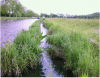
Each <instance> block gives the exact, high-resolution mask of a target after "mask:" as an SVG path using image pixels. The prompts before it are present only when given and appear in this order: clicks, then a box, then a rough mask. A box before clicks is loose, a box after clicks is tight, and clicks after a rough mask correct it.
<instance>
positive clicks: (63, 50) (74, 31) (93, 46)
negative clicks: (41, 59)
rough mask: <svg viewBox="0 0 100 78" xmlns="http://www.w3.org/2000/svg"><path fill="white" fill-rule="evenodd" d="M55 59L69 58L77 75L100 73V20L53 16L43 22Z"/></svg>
mask: <svg viewBox="0 0 100 78" xmlns="http://www.w3.org/2000/svg"><path fill="white" fill-rule="evenodd" d="M43 23H44V26H45V27H47V28H48V38H47V41H48V42H49V43H50V44H51V45H52V46H53V48H50V49H49V52H50V55H51V56H52V57H53V58H56V57H59V58H63V59H65V60H66V64H65V65H64V68H67V69H71V70H72V71H73V74H74V76H82V77H95V76H97V77H98V76H99V32H98V31H99V20H96V19H91V20H86V19H63V18H52V19H45V20H44V21H43Z"/></svg>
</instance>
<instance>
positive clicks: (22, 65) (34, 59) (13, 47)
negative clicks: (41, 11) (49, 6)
mask: <svg viewBox="0 0 100 78" xmlns="http://www.w3.org/2000/svg"><path fill="white" fill-rule="evenodd" d="M40 23H41V20H38V21H36V22H35V23H34V24H33V25H32V26H31V27H30V28H29V30H28V31H25V30H22V31H21V32H20V34H18V35H17V37H16V38H15V40H14V42H13V43H12V44H10V43H9V44H5V45H6V47H4V48H3V47H2V48H1V72H2V73H1V76H8V77H9V76H10V77H11V76H14V77H15V76H21V74H22V73H23V71H27V70H28V68H33V69H36V67H37V65H39V62H40V57H41V55H40V54H39V53H41V48H40V47H39V45H40V40H42V39H43V37H42V34H41V32H40Z"/></svg>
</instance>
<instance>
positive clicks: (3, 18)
mask: <svg viewBox="0 0 100 78" xmlns="http://www.w3.org/2000/svg"><path fill="white" fill-rule="evenodd" d="M30 18H32V17H1V19H0V20H11V19H18V20H20V19H30Z"/></svg>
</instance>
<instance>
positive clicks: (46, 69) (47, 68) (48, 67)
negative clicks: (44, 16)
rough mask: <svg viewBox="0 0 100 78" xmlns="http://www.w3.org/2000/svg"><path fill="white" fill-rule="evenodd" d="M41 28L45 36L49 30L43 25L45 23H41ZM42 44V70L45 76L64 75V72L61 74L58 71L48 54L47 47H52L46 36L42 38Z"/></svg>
mask: <svg viewBox="0 0 100 78" xmlns="http://www.w3.org/2000/svg"><path fill="white" fill-rule="evenodd" d="M40 26H41V27H40V29H41V33H43V34H42V36H45V35H46V34H47V32H48V30H47V29H46V28H44V27H43V24H41V25H40ZM41 42H42V43H41V45H40V47H42V48H43V49H42V51H43V53H42V56H43V57H42V58H41V65H42V72H43V73H44V75H43V76H46V77H63V74H59V73H58V72H59V71H56V70H55V68H54V65H53V62H52V60H51V59H50V56H49V55H48V53H47V51H46V49H47V48H49V47H50V45H49V44H48V43H47V42H46V37H45V38H44V39H43V40H41Z"/></svg>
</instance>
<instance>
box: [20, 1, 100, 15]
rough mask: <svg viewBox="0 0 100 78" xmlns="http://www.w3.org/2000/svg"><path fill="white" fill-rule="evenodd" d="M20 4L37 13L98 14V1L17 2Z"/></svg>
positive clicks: (99, 10) (99, 9)
mask: <svg viewBox="0 0 100 78" xmlns="http://www.w3.org/2000/svg"><path fill="white" fill-rule="evenodd" d="M19 1H20V2H21V4H22V5H23V6H24V7H26V8H27V9H30V10H32V11H34V12H35V13H38V14H39V15H40V14H41V13H46V14H50V13H54V14H64V15H65V14H69V15H86V14H92V13H94V12H100V8H99V7H100V5H99V3H100V0H19Z"/></svg>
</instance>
